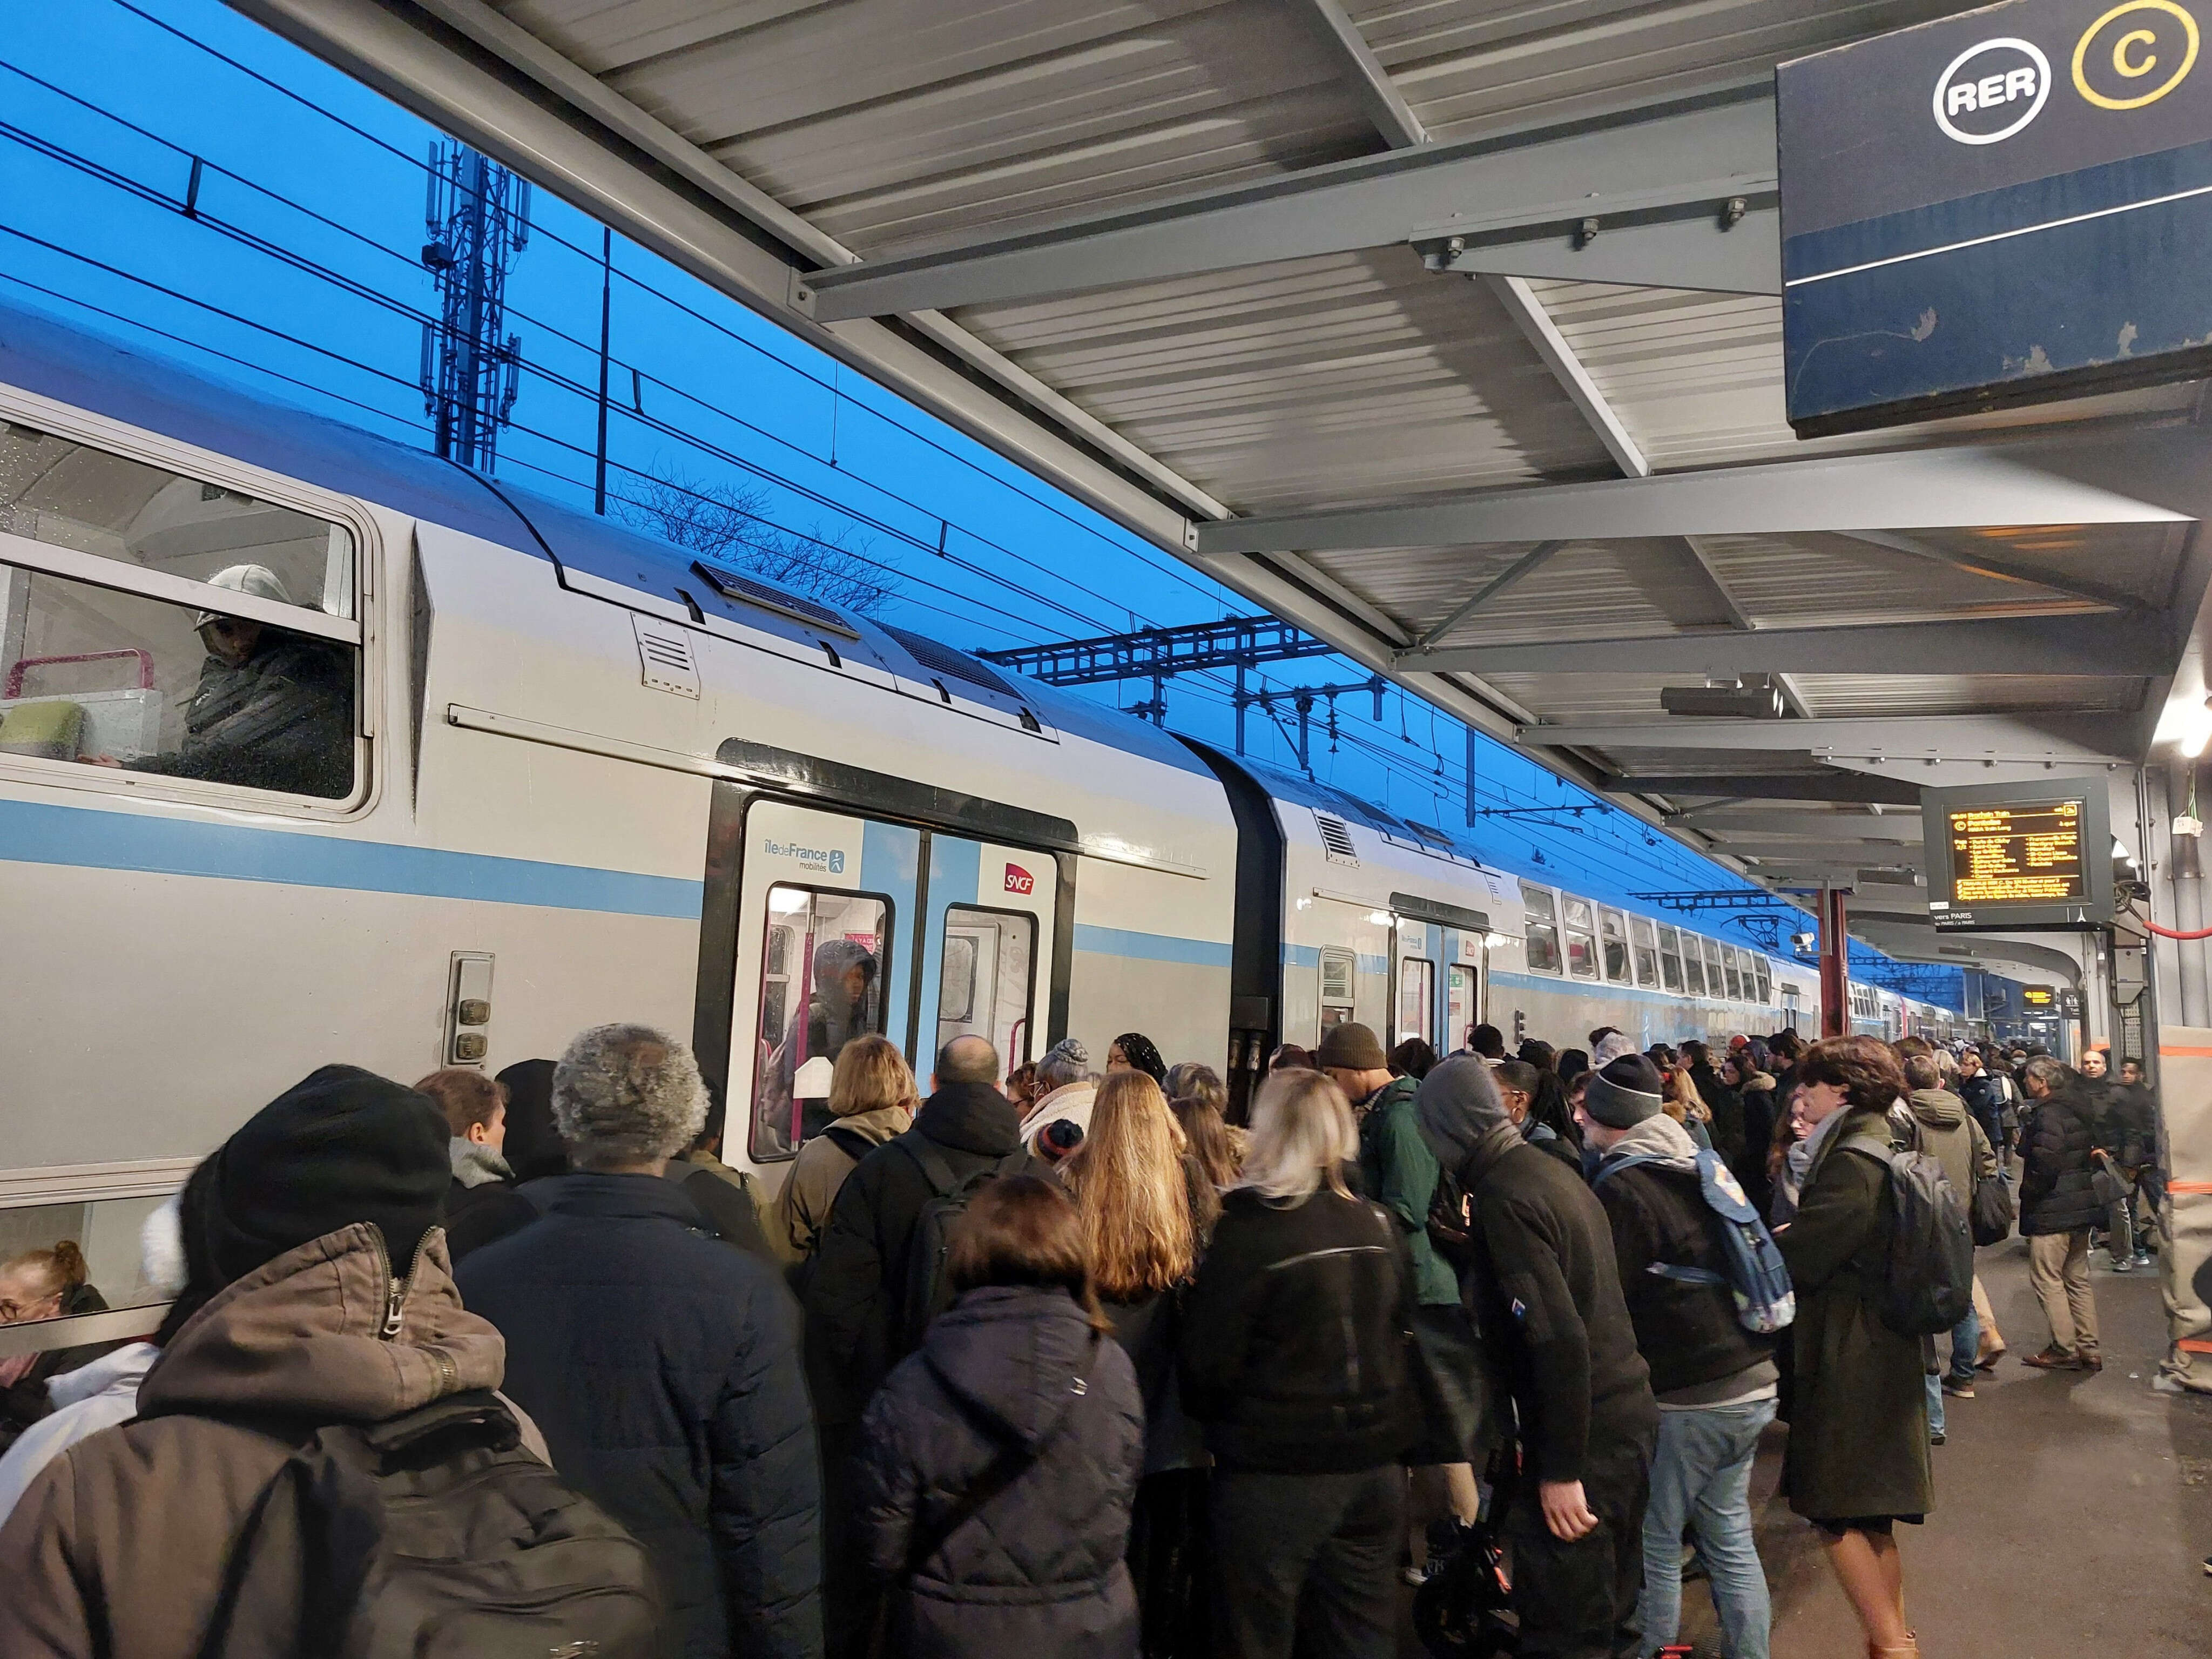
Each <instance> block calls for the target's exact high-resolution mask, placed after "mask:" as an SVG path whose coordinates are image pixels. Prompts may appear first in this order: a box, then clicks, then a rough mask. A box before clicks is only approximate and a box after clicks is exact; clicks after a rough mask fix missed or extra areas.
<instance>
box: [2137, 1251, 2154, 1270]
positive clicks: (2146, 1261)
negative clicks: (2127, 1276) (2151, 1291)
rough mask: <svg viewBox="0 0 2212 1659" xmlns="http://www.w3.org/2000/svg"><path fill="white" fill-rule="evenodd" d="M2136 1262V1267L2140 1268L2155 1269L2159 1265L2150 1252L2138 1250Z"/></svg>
mask: <svg viewBox="0 0 2212 1659" xmlns="http://www.w3.org/2000/svg"><path fill="white" fill-rule="evenodd" d="M2134 1260H2135V1265H2136V1267H2156V1266H2157V1265H2158V1263H2157V1261H2156V1259H2155V1258H2154V1257H2153V1256H2152V1255H2151V1253H2150V1252H2149V1251H2148V1250H2137V1251H2136V1253H2135V1258H2134Z"/></svg>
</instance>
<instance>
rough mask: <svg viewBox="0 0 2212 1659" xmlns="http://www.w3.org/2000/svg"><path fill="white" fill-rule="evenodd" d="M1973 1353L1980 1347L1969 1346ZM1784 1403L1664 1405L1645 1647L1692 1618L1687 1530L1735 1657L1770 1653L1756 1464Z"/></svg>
mask: <svg viewBox="0 0 2212 1659" xmlns="http://www.w3.org/2000/svg"><path fill="white" fill-rule="evenodd" d="M1967 1353H1968V1356H1969V1358H1971V1357H1972V1349H1971V1348H1969V1349H1968V1350H1967ZM1774 1408H1775V1401H1772V1400H1771V1399H1769V1400H1747V1401H1744V1402H1743V1403H1742V1404H1741V1405H1735V1406H1705V1407H1699V1408H1698V1409H1697V1410H1694V1411H1674V1412H1670V1411H1662V1412H1661V1413H1659V1449H1658V1451H1657V1452H1656V1455H1654V1456H1653V1458H1652V1461H1651V1497H1650V1502H1649V1504H1647V1505H1646V1507H1645V1509H1644V1594H1643V1595H1642V1596H1641V1597H1639V1598H1638V1602H1637V1622H1638V1624H1639V1625H1641V1626H1643V1633H1644V1646H1643V1649H1642V1651H1643V1652H1644V1654H1645V1655H1647V1656H1648V1655H1650V1654H1653V1653H1656V1652H1657V1651H1658V1650H1660V1649H1661V1648H1662V1647H1664V1646H1665V1645H1666V1644H1668V1643H1669V1642H1671V1641H1673V1640H1674V1637H1675V1634H1676V1632H1679V1631H1680V1629H1681V1625H1682V1534H1683V1532H1684V1531H1685V1529H1687V1530H1688V1531H1691V1532H1692V1533H1694V1534H1696V1535H1697V1541H1698V1553H1699V1555H1701V1556H1703V1557H1704V1558H1705V1569H1706V1571H1707V1572H1709V1573H1710V1574H1711V1589H1712V1595H1713V1607H1714V1609H1715V1611H1717V1613H1719V1614H1720V1620H1721V1638H1722V1640H1721V1645H1722V1648H1723V1650H1724V1651H1725V1652H1726V1653H1727V1654H1728V1656H1729V1659H1766V1655H1767V1648H1766V1643H1767V1625H1768V1622H1769V1620H1770V1619H1771V1613H1772V1608H1771V1602H1770V1601H1769V1600H1768V1598H1767V1592H1766V1574H1765V1571H1763V1570H1762V1569H1761V1568H1760V1566H1759V1552H1758V1550H1757V1549H1756V1548H1754V1547H1753V1544H1752V1540H1751V1463H1752V1458H1753V1455H1756V1453H1757V1452H1758V1450H1759V1433H1760V1431H1762V1430H1764V1429H1765V1427H1766V1425H1768V1424H1769V1423H1771V1422H1772V1421H1773V1420H1774Z"/></svg>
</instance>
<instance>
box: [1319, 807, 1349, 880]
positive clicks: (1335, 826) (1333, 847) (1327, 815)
mask: <svg viewBox="0 0 2212 1659" xmlns="http://www.w3.org/2000/svg"><path fill="white" fill-rule="evenodd" d="M1314 822H1315V823H1317V824H1319V825H1320V826H1321V845H1322V853H1323V854H1325V855H1326V856H1327V857H1328V861H1329V862H1330V863H1331V864H1348V865H1351V866H1352V867H1353V868H1354V869H1357V868H1358V866H1359V851H1358V848H1355V847H1354V846H1352V829H1351V827H1350V826H1349V825H1347V824H1346V823H1345V821H1344V820H1343V819H1342V818H1340V817H1337V816H1336V815H1335V814H1334V813H1333V812H1324V811H1321V810H1320V809H1319V808H1316V809H1315V811H1314Z"/></svg>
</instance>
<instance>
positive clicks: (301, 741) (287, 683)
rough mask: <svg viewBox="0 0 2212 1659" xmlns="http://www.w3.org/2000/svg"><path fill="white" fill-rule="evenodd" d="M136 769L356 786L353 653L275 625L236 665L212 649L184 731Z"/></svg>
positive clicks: (328, 787) (326, 790)
mask: <svg viewBox="0 0 2212 1659" xmlns="http://www.w3.org/2000/svg"><path fill="white" fill-rule="evenodd" d="M131 770H133V771H135V772H161V773H166V774H167V775H169V776H171V777H176V778H207V779H210V780H211V781H215V782H216V783H235V784H242V785H245V786H246V787H249V788H254V789H282V790H285V791H288V792H289V793H292V794H295V795H321V796H326V797H335V796H339V795H343V794H346V793H349V792H350V791H351V789H352V787H353V661H352V658H351V656H350V654H349V653H348V652H347V650H346V648H345V647H343V646H340V645H335V644H332V643H331V641H327V640H319V639H311V638H309V637H307V635H301V634H294V633H290V632H288V631H287V630H285V629H280V628H270V629H264V632H263V634H262V636H261V639H260V641H259V642H258V647H257V649H256V650H255V651H254V653H253V654H252V656H251V657H249V658H247V659H246V661H244V662H243V663H240V664H239V665H236V666H233V665H230V664H228V663H226V662H225V661H223V659H222V658H220V657H216V656H210V657H209V658H208V659H207V660H206V661H205V662H204V663H203V664H202V665H200V683H199V686H198V689H197V690H195V691H194V692H193V693H192V699H191V702H189V703H188V704H186V705H185V740H184V742H183V744H180V745H179V747H178V748H177V750H175V751H174V752H173V753H171V754H167V755H156V756H154V757H150V758H149V759H146V760H143V761H133V762H131Z"/></svg>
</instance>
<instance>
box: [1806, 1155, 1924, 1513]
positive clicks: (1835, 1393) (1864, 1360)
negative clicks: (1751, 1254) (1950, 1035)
mask: <svg viewBox="0 0 2212 1659" xmlns="http://www.w3.org/2000/svg"><path fill="white" fill-rule="evenodd" d="M1856 1134H1870V1135H1874V1136H1875V1137H1877V1138H1880V1139H1887V1138H1888V1133H1887V1129H1886V1128H1885V1127H1884V1124H1883V1120H1882V1116H1881V1114H1880V1113H1878V1112H1853V1113H1851V1114H1850V1117H1849V1118H1848V1119H1847V1120H1846V1121H1844V1122H1843V1123H1840V1124H1838V1125H1837V1127H1836V1131H1835V1133H1834V1134H1833V1135H1832V1137H1831V1138H1830V1139H1827V1140H1826V1142H1824V1143H1823V1144H1822V1146H1821V1148H1820V1156H1819V1157H1818V1158H1816V1159H1815V1160H1814V1164H1813V1167H1812V1169H1811V1170H1809V1171H1808V1173H1807V1175H1806V1178H1805V1188H1804V1194H1803V1196H1802V1199H1801V1200H1799V1203H1798V1208H1797V1218H1796V1220H1795V1221H1794V1222H1792V1223H1791V1224H1790V1225H1789V1226H1788V1227H1787V1228H1785V1229H1784V1231H1783V1232H1782V1233H1781V1234H1780V1236H1779V1237H1778V1239H1777V1241H1776V1242H1777V1243H1779V1244H1780V1246H1781V1248H1782V1256H1783V1260H1784V1261H1786V1262H1788V1263H1789V1266H1790V1279H1791V1280H1792V1281H1793V1283H1794V1284H1795V1285H1796V1292H1797V1319H1796V1323H1795V1324H1794V1325H1793V1326H1792V1327H1791V1343H1790V1353H1791V1359H1792V1366H1791V1375H1790V1401H1789V1416H1790V1441H1789V1445H1788V1447H1787V1449H1785V1451H1784V1454H1783V1460H1782V1490H1783V1492H1784V1494H1785V1495H1786V1496H1787V1497H1788V1498H1789V1499H1790V1508H1791V1509H1793V1510H1796V1511H1797V1513H1798V1514H1800V1515H1802V1516H1807V1517H1808V1518H1809V1519H1812V1520H1815V1521H1843V1520H1851V1519H1857V1518H1858V1517H1861V1516H1899V1515H1925V1514H1927V1513H1928V1511H1929V1509H1930V1508H1931V1507H1933V1504H1934V1501H1935V1489H1934V1486H1933V1483H1932V1480H1931V1479H1930V1476H1929V1468H1928V1395H1927V1384H1926V1382H1925V1380H1924V1379H1925V1376H1926V1370H1925V1367H1924V1366H1923V1364H1922V1358H1921V1352H1922V1350H1921V1342H1920V1339H1919V1338H1918V1337H1914V1336H1899V1334H1897V1333H1896V1332H1894V1331H1893V1330H1891V1329H1890V1328H1888V1327H1887V1325H1884V1324H1883V1323H1882V1322H1881V1315H1880V1314H1879V1312H1878V1311H1877V1310H1878V1308H1879V1305H1880V1302H1881V1287H1882V1283H1883V1278H1884V1257H1885V1251H1886V1246H1887V1241H1888V1237H1889V1225H1890V1210H1891V1200H1890V1196H1889V1172H1888V1170H1887V1169H1886V1168H1884V1167H1883V1166H1882V1165H1881V1164H1877V1163H1876V1162H1875V1160H1874V1159H1873V1158H1869V1157H1868V1156H1866V1155H1865V1154H1864V1153H1862V1152H1855V1151H1854V1152H1847V1151H1844V1150H1843V1149H1842V1147H1843V1142H1844V1140H1845V1139H1849V1138H1850V1136H1853V1135H1856Z"/></svg>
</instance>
